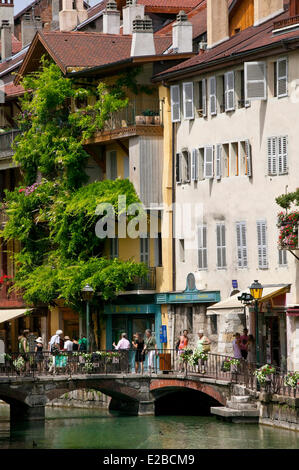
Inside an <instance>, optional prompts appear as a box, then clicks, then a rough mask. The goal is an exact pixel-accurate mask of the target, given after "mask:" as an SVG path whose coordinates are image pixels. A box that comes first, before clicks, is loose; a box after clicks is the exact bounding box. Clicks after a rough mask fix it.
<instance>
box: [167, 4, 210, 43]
mask: <svg viewBox="0 0 299 470" xmlns="http://www.w3.org/2000/svg"><path fill="white" fill-rule="evenodd" d="M197 3H198V5H196V7H195V8H193V10H191V11H190V12H189V13H187V17H188V21H190V22H191V23H192V26H193V39H194V38H197V37H198V36H201V35H202V34H204V33H205V32H206V31H207V12H206V6H207V2H206V0H201V1H200V2H197ZM173 23H174V21H172V22H171V23H168V24H167V25H166V26H164V27H163V28H161V29H159V35H161V36H162V35H164V34H165V35H172V26H173Z"/></svg>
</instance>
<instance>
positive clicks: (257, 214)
mask: <svg viewBox="0 0 299 470" xmlns="http://www.w3.org/2000/svg"><path fill="white" fill-rule="evenodd" d="M280 57H282V56H279V57H275V56H273V57H271V59H266V60H265V61H266V64H267V94H268V97H267V100H264V101H261V100H257V101H252V102H251V104H250V106H249V107H242V108H240V109H239V108H238V105H239V100H240V99H241V87H240V80H241V75H240V73H241V70H242V69H243V65H242V66H239V67H236V68H229V69H223V70H219V71H217V72H213V75H216V76H217V77H218V78H220V76H223V74H224V73H225V72H227V71H229V70H234V71H235V111H231V112H221V110H220V106H219V103H218V106H217V107H218V109H217V115H216V116H211V115H210V109H209V99H208V100H207V101H208V112H207V117H206V118H203V117H199V115H198V113H197V111H196V110H195V118H194V119H193V120H184V117H183V115H182V113H181V122H180V123H177V124H176V126H177V131H176V149H175V152H182V151H184V150H186V149H188V150H189V152H192V149H201V148H204V147H205V146H209V145H214V146H215V148H216V145H217V144H226V147H225V148H226V149H227V150H228V151H229V157H228V159H227V161H226V164H228V166H229V175H228V170H227V168H223V176H222V177H221V179H216V177H214V178H211V179H200V177H199V180H198V181H191V182H190V183H187V184H179V183H177V184H176V202H177V203H178V205H179V206H182V207H183V205H184V204H187V205H188V204H191V205H193V206H194V204H199V205H202V217H201V212H200V211H199V212H198V215H197V216H196V215H193V217H192V230H193V231H194V233H195V239H197V234H196V231H197V225H202V224H203V225H205V226H206V227H207V260H208V262H207V268H206V269H203V270H199V268H198V251H197V246H198V245H197V241H195V244H194V246H193V247H191V248H190V249H188V245H187V244H186V241H185V253H184V256H183V258H184V259H182V257H181V256H180V250H182V247H181V246H180V241H179V240H178V239H177V240H176V273H177V274H176V289H177V290H183V289H184V287H185V283H186V276H187V274H188V273H189V272H194V273H195V275H196V279H197V288H198V289H204V290H219V291H220V293H221V298H222V299H223V298H226V297H228V296H230V294H231V292H232V280H237V281H238V288H239V289H240V290H242V289H245V288H247V287H248V286H249V285H250V284H251V283H252V282H253V280H255V279H258V280H259V281H260V282H261V283H262V284H291V296H288V298H289V301H290V302H291V303H294V304H296V303H298V302H299V288H298V286H299V284H298V276H299V262H298V261H297V260H296V259H295V257H293V256H292V254H291V253H288V255H287V265H286V266H280V265H279V263H278V247H277V241H278V228H277V225H276V224H277V213H278V212H279V211H280V210H281V209H280V208H279V206H278V205H277V204H276V202H275V198H276V197H277V196H279V195H281V194H283V193H285V192H286V191H289V192H291V191H294V190H295V189H296V188H297V187H298V172H299V162H298V124H297V122H298V109H299V101H298V91H296V86H297V85H296V81H298V80H299V53H298V52H291V53H289V54H286V55H284V56H283V57H287V58H288V96H287V97H284V98H277V97H275V96H274V63H275V61H276V60H277V59H278V58H280ZM261 60H262V59H261ZM209 76H211V74H210V75H200V74H199V75H198V76H195V77H192V78H190V79H185V80H184V82H188V81H191V80H192V81H193V82H194V103H195V108H198V105H197V103H198V100H199V97H198V83H197V82H198V81H199V80H202V79H203V78H207V79H208V78H209ZM218 78H217V79H218ZM182 83H183V81H182V82H181V83H180V84H181V85H182ZM217 83H218V82H217ZM181 91H182V86H181ZM218 98H219V96H218ZM182 99H183V98H182V93H181V103H182ZM182 109H183V103H182V105H181V111H182ZM275 136H277V137H279V136H287V138H288V173H287V174H285V175H278V176H269V175H268V153H267V145H268V138H269V137H275ZM246 140H249V143H250V146H251V158H252V176H250V177H249V176H246V175H245V173H246V171H245V165H243V164H242V161H241V157H240V152H241V150H240V149H241V148H242V143H243V142H245V141H246ZM236 149H239V150H236ZM236 151H237V153H238V155H239V160H236ZM199 153H200V152H199ZM215 158H216V157H215ZM199 165H200V160H199ZM214 165H215V161H214ZM238 173H239V175H237V174H238ZM184 212H186V210H185V209H184ZM257 221H266V227H267V228H266V237H267V250H268V268H267V269H259V267H258V242H257ZM219 222H222V223H224V224H225V231H226V257H227V265H226V267H224V268H221V269H219V268H217V266H216V258H217V254H216V253H217V250H216V224H217V223H219ZM237 222H246V228H247V256H248V266H247V267H246V268H242V269H241V268H239V267H238V262H237V240H236V223H237ZM178 236H179V235H178ZM297 254H298V253H297ZM287 324H288V328H289V330H290V331H292V332H293V333H292V335H291V336H290V338H289V344H288V351H289V352H292V360H291V362H290V365H291V367H295V368H296V367H297V369H298V366H299V363H298V361H299V342H298V320H297V333H296V320H295V319H294V318H293V319H291V318H287ZM296 334H297V336H296Z"/></svg>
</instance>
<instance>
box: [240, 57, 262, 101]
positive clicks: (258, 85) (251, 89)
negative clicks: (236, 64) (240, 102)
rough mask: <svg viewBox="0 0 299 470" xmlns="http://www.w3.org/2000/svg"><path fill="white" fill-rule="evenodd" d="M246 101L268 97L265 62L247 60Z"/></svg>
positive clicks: (245, 65)
mask: <svg viewBox="0 0 299 470" xmlns="http://www.w3.org/2000/svg"><path fill="white" fill-rule="evenodd" d="M244 67H245V101H247V100H251V101H252V100H266V99H267V77H266V73H267V66H266V63H265V62H245V64H244Z"/></svg>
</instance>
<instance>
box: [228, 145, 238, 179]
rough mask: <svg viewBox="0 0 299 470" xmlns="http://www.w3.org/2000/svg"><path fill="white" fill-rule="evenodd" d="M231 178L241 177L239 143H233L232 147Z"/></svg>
mask: <svg viewBox="0 0 299 470" xmlns="http://www.w3.org/2000/svg"><path fill="white" fill-rule="evenodd" d="M229 169H230V170H229V173H230V176H239V143H238V142H232V143H231V145H230V162H229Z"/></svg>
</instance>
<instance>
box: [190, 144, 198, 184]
mask: <svg viewBox="0 0 299 470" xmlns="http://www.w3.org/2000/svg"><path fill="white" fill-rule="evenodd" d="M191 179H192V181H197V180H198V150H197V149H193V150H192V168H191Z"/></svg>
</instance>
